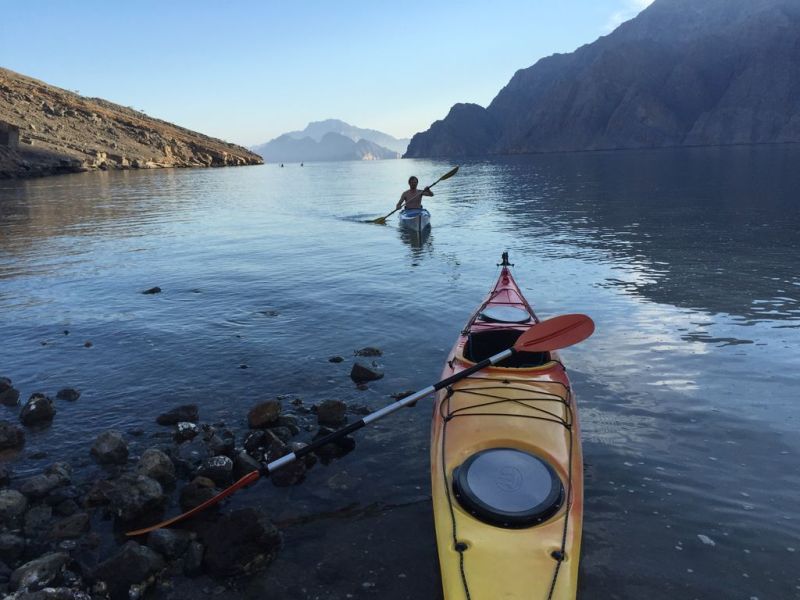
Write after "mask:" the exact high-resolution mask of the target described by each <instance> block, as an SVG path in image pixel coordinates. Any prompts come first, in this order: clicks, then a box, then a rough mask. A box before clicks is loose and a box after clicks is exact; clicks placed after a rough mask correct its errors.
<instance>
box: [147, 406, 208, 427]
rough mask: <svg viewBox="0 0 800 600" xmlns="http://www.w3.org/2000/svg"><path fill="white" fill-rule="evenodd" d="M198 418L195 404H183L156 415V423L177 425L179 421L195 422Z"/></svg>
mask: <svg viewBox="0 0 800 600" xmlns="http://www.w3.org/2000/svg"><path fill="white" fill-rule="evenodd" d="M199 418H200V416H199V413H198V410H197V405H196V404H184V405H182V406H177V407H175V408H173V409H172V410H170V411H167V412H165V413H163V414H160V415H158V417H157V418H156V423H158V424H159V425H177V424H178V423H180V422H181V421H188V422H190V423H197V421H198V419H199Z"/></svg>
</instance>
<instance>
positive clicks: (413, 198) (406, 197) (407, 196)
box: [400, 189, 422, 209]
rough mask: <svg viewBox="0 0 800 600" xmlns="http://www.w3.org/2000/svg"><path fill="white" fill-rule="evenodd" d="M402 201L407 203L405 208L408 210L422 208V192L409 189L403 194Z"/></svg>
mask: <svg viewBox="0 0 800 600" xmlns="http://www.w3.org/2000/svg"><path fill="white" fill-rule="evenodd" d="M400 199H401V200H402V201H403V202H405V207H406V208H407V209H408V208H422V190H412V189H408V190H406V191H405V192H403V195H402V196H400Z"/></svg>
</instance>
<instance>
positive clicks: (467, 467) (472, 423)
mask: <svg viewBox="0 0 800 600" xmlns="http://www.w3.org/2000/svg"><path fill="white" fill-rule="evenodd" d="M510 266H511V265H510V264H509V263H508V256H507V254H504V255H503V264H502V270H501V273H500V276H499V278H498V280H497V283H496V284H495V286H494V288H493V289H492V291H491V293H490V294H489V296H488V297H487V299H486V300H485V301H484V303H483V304H481V306H480V307H479V308H478V310H477V311H475V313H474V314H473V315H472V317H471V318H470V319H469V321H468V322H467V325H466V327H465V328H464V329H463V331H462V334H461V335H460V337H459V338H458V341H457V342H456V344H455V346H454V348H453V350H452V351H451V354H450V356H449V358H448V361H447V364H446V366H445V369H444V372H443V378H447V377H452V376H454V375H457V374H458V373H460V372H462V371H464V370H465V369H468V368H469V367H471V366H472V365H474V364H475V363H477V362H480V361H481V360H483V359H484V358H486V357H487V356H490V355H492V354H494V353H495V352H497V350H498V349H499V348H507V347H509V346H512V345H515V342H516V340H517V339H519V338H520V336H521V335H523V334H524V333H525V332H526V331H528V330H529V329H531V328H532V326H534V325H536V324H538V323H539V320H538V318H537V317H536V315H535V314H534V312H533V309H532V308H531V306H530V305H529V304H528V302H527V301H526V300H525V298H524V297H523V295H522V293H521V292H520V290H519V287H518V286H517V284H516V282H515V281H514V278H513V277H512V275H511V272H510V270H509V267H510ZM580 316H581V317H583V318H584V320H583V321H581V320H580V319H576V318H575V316H570V317H569V318H572V319H573V321H574V328H573V330H574V331H575V336H576V339H577V338H581V339H585V338H586V337H588V335H591V331H593V330H594V325H593V324H592V322H591V319H588V317H585V316H583V315H580ZM558 319H560V318H556V319H553V320H552V322H553V325H552V326H553V327H554V328H558V327H560V326H561V324H560V323H559V322H558ZM548 323H550V322H548V321H544V322H542V324H541V326H540V325H536V327H535V328H534V329H546V328H547V327H548ZM589 327H590V328H591V330H589ZM568 335H569V334H568ZM546 337H547V332H546V331H545V338H546ZM570 343H572V342H570ZM520 345H522V344H520ZM523 346H524V345H523ZM530 346H531V347H533V348H534V349H535V346H536V345H535V344H531V345H530ZM545 346H546V344H545ZM558 347H563V346H561V345H556V346H554V347H553V346H551V347H550V349H553V348H558ZM550 349H548V350H547V351H543V352H542V351H533V352H529V351H527V348H524V347H523V348H519V349H518V350H519V351H518V352H516V353H515V354H514V355H512V356H511V357H509V358H507V359H505V360H504V361H502V362H499V363H497V364H496V365H493V366H490V367H488V368H486V369H483V370H481V371H480V372H478V373H475V374H474V375H471V376H469V377H467V378H463V379H461V380H460V381H458V382H456V383H454V384H452V385H450V386H448V387H447V388H446V389H442V390H440V391H439V392H438V394H437V397H436V401H435V403H434V411H433V422H432V427H431V479H432V490H433V506H434V520H435V524H436V541H437V545H438V549H439V564H440V567H441V574H442V588H443V591H444V598H445V599H446V600H468V599H471V600H495V599H499V598H503V599H508V600H510V599H519V600H522V599H523V598H524V599H526V600H537V599H541V600H545V599H552V598H558V599H562V600H564V599H574V598H575V595H576V590H577V580H578V562H579V555H580V544H581V529H582V516H583V461H582V456H581V445H580V431H579V427H578V418H577V410H576V405H575V398H574V396H573V394H572V388H571V387H570V382H569V379H568V377H567V373H566V370H565V368H564V366H563V364H562V363H561V361H560V359H559V357H558V355H557V353H556V352H554V351H550Z"/></svg>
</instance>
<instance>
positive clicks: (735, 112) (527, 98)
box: [405, 0, 800, 157]
mask: <svg viewBox="0 0 800 600" xmlns="http://www.w3.org/2000/svg"><path fill="white" fill-rule="evenodd" d="M798 64H800V2H798V1H797V0H703V1H702V2H697V1H696V0H655V2H653V4H652V5H650V7H648V8H647V9H645V10H644V11H643V12H642V13H641V14H640V15H639V16H638V17H636V18H635V19H632V20H631V21H628V22H626V23H623V24H622V25H621V26H620V27H619V28H617V29H616V30H615V31H614V32H613V33H611V34H610V35H608V36H604V37H601V38H600V39H598V40H597V41H595V42H594V43H592V44H588V45H586V46H583V47H581V48H579V49H578V50H576V51H575V52H573V53H571V54H560V55H554V56H550V57H548V58H544V59H542V60H540V61H539V62H537V63H536V64H535V65H533V66H532V67H529V68H527V69H523V70H520V71H517V73H516V74H515V75H514V77H513V78H512V79H511V81H510V82H509V83H508V85H506V87H505V88H503V89H502V90H501V91H500V93H499V94H498V95H497V97H495V99H494V100H493V101H492V103H491V104H490V105H489V106H488V107H487V108H486V109H483V108H482V107H479V106H477V105H469V108H465V106H466V105H456V106H455V107H453V109H452V110H451V112H450V114H449V115H448V116H447V117H446V118H445V119H444V120H442V121H437V122H436V123H434V124H433V125H432V126H431V128H430V129H429V130H428V131H426V132H424V133H418V134H417V135H415V136H414V137H413V139H412V140H411V143H410V144H409V148H408V151H407V152H406V154H405V156H407V157H429V156H471V155H472V156H474V155H484V154H496V153H501V154H505V153H527V152H553V151H576V150H601V149H619V148H653V147H665V146H700V145H727V144H760V143H785V142H800V103H798V100H797V99H798V98H800V70H798V67H797V65H798Z"/></svg>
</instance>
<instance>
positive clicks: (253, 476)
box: [125, 471, 261, 537]
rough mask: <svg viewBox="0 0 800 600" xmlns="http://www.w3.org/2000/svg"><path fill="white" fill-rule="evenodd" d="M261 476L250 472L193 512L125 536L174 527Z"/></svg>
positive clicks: (255, 472)
mask: <svg viewBox="0 0 800 600" xmlns="http://www.w3.org/2000/svg"><path fill="white" fill-rule="evenodd" d="M260 476H261V475H260V473H259V472H258V471H250V472H249V473H248V474H247V475H245V476H244V477H242V478H241V479H240V480H239V481H237V482H236V483H234V484H233V485H232V486H230V487H227V488H225V489H224V490H222V491H221V492H220V493H219V494H217V495H216V496H214V497H213V498H209V499H208V500H206V501H205V502H203V503H202V504H199V505H197V506H195V507H194V508H193V509H192V510H190V511H187V512H185V513H183V514H181V515H178V516H177V517H172V518H171V519H167V520H166V521H162V522H161V523H156V524H155V525H151V526H150V527H145V528H143V529H137V530H135V531H129V532H128V533H126V534H125V535H127V536H128V537H134V536H137V535H144V534H145V533H150V532H151V531H155V530H156V529H161V528H163V527H169V526H170V525H174V524H175V523H178V522H179V521H183V520H184V519H188V518H189V517H191V516H193V515H196V514H197V513H199V512H200V511H203V510H205V509H206V508H208V507H209V506H214V505H215V504H217V503H218V502H219V501H221V500H222V499H224V498H227V497H228V496H230V495H231V494H232V493H233V492H235V491H236V490H239V489H241V488H243V487H245V486H246V485H249V484H251V483H253V482H254V481H256V480H257V479H258V478H259V477H260Z"/></svg>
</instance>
